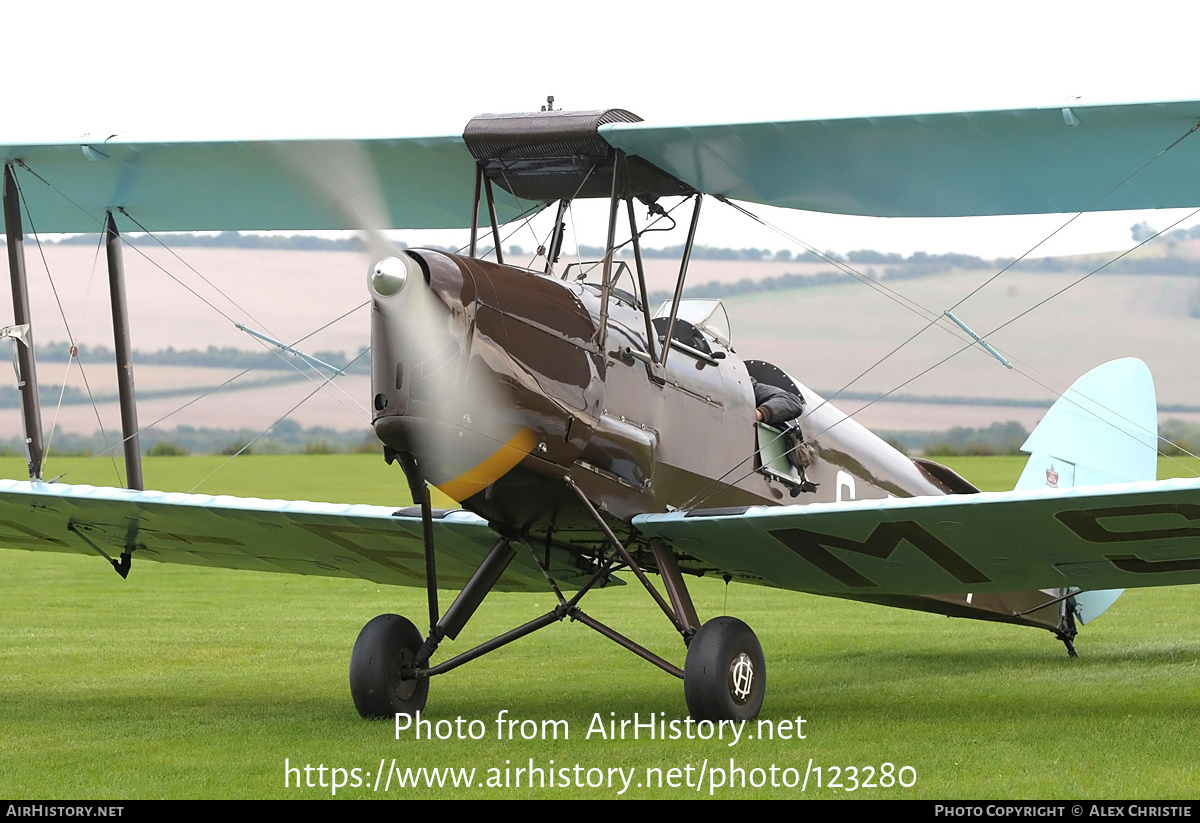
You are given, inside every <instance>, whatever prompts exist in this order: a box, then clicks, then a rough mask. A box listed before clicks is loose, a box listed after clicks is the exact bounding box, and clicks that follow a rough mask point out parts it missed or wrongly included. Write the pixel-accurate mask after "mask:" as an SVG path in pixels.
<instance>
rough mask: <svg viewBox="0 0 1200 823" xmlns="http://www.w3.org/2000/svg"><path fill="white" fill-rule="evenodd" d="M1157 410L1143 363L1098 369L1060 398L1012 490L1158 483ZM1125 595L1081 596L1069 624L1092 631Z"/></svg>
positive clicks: (1029, 445) (1028, 446) (1027, 448)
mask: <svg viewBox="0 0 1200 823" xmlns="http://www.w3.org/2000/svg"><path fill="white" fill-rule="evenodd" d="M1157 446H1158V404H1157V401H1156V399H1155V396H1154V379H1153V378H1152V377H1151V376H1150V369H1149V368H1147V367H1146V364H1145V363H1143V362H1142V361H1141V360H1137V359H1134V358H1126V359H1124V360H1114V361H1112V362H1111V363H1105V364H1104V365H1103V366H1097V367H1096V368H1094V369H1092V370H1091V371H1090V372H1088V373H1087V374H1085V375H1084V376H1083V377H1081V378H1079V379H1078V380H1076V381H1075V383H1074V385H1072V386H1071V388H1069V389H1067V391H1066V392H1065V393H1063V395H1062V397H1060V398H1059V399H1058V400H1057V401H1056V402H1055V403H1054V405H1053V406H1052V407H1051V408H1050V411H1049V412H1047V413H1046V416H1045V417H1044V418H1042V422H1041V423H1039V424H1038V426H1037V428H1035V429H1034V430H1033V434H1031V435H1029V439H1028V440H1026V441H1025V445H1023V446H1022V447H1021V450H1022V451H1024V452H1027V453H1028V454H1029V462H1028V463H1026V464H1025V471H1023V472H1022V473H1021V479H1020V480H1018V481H1017V485H1016V488H1017V489H1018V490H1032V489H1044V488H1047V487H1049V488H1060V489H1062V488H1069V487H1072V486H1101V485H1105V484H1108V483H1131V482H1134V481H1138V480H1154V479H1156V478H1157V475H1158V448H1157ZM1122 591H1124V589H1110V590H1107V591H1092V592H1080V593H1078V594H1076V595H1075V596H1074V597H1073V598H1072V601H1073V602H1074V606H1075V608H1074V611H1075V617H1076V619H1078V620H1079V622H1081V623H1090V622H1091V621H1092V620H1095V619H1096V618H1097V617H1099V616H1100V614H1101V613H1102V612H1104V610H1105V609H1107V608H1108V607H1109V606H1111V605H1112V604H1113V603H1114V602H1115V601H1116V599H1117V598H1118V597H1120V596H1121V592H1122Z"/></svg>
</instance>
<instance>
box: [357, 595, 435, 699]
mask: <svg viewBox="0 0 1200 823" xmlns="http://www.w3.org/2000/svg"><path fill="white" fill-rule="evenodd" d="M423 642H424V638H423V637H422V636H421V633H420V632H419V631H417V627H416V626H414V625H413V624H412V623H411V622H410V621H409V620H407V619H405V618H403V617H401V616H400V615H398V614H381V615H379V616H378V617H376V618H375V619H374V620H372V621H371V622H370V623H368V624H367V625H365V626H363V629H362V631H361V632H359V633H358V639H357V640H355V641H354V651H352V652H351V653H350V695H351V697H353V698H354V708H356V709H358V713H359V714H360V715H362V716H363V717H366V718H392V717H395V716H396V714H397V713H400V714H408V715H412V714H415V713H416V712H419V711H421V710H422V709H424V708H425V701H426V700H427V699H428V698H429V678H427V677H421V678H417V679H415V680H405V679H404V678H402V677H401V676H400V670H401V669H402V668H403V667H405V666H411V665H412V662H413V660H414V659H416V656H417V651H418V650H420V648H421V644H422V643H423Z"/></svg>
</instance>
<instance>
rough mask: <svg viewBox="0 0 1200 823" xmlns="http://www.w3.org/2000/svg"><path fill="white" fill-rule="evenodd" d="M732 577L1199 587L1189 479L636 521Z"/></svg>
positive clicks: (869, 589)
mask: <svg viewBox="0 0 1200 823" xmlns="http://www.w3.org/2000/svg"><path fill="white" fill-rule="evenodd" d="M633 522H634V525H635V526H636V527H637V528H638V529H639V530H640V531H641V532H643V533H644V534H648V535H658V536H660V537H663V538H665V539H666V540H668V541H669V542H671V543H672V544H673V545H674V546H675V548H676V549H677V550H679V551H680V552H683V553H684V554H687V555H691V556H694V557H698V558H700V559H701V560H703V561H705V562H707V563H711V564H713V565H714V566H716V567H717V568H718V569H720V570H721V571H723V572H727V573H729V574H732V575H734V576H736V577H738V578H740V579H743V580H748V581H753V582H760V583H765V584H767V585H772V586H779V587H781V588H786V589H794V590H797V591H809V592H815V593H819V594H949V593H954V592H959V593H963V592H1005V591H1021V590H1030V589H1044V588H1060V587H1078V588H1080V589H1085V590H1094V589H1119V588H1134V587H1137V586H1172V585H1177V584H1182V583H1200V479H1193V480H1168V481H1162V482H1157V483H1129V484H1123V485H1113V486H1098V487H1091V488H1074V489H1066V490H1063V491H1054V490H1043V491H1036V492H1030V491H1022V492H1003V493H995V494H969V495H949V496H946V497H916V498H907V499H899V498H892V499H887V500H857V501H850V502H845V503H826V504H810V505H807V506H780V507H776V508H750V509H746V510H744V511H736V512H731V511H730V510H728V509H724V510H722V509H714V510H710V511H708V512H705V511H703V510H698V511H693V512H688V513H682V512H678V513H672V514H652V515H641V516H639V517H636V518H634V521H633Z"/></svg>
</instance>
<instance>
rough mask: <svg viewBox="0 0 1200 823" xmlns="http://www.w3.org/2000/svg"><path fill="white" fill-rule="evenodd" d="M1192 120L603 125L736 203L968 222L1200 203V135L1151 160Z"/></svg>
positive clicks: (1019, 112) (1180, 115)
mask: <svg viewBox="0 0 1200 823" xmlns="http://www.w3.org/2000/svg"><path fill="white" fill-rule="evenodd" d="M1197 123H1200V102H1172V103H1138V104H1130V105H1111V106H1073V107H1070V108H1046V109H1013V110H1008V111H979V112H960V113H951V114H928V115H905V116H888V117H858V118H845V119H824V120H795V121H788V122H778V123H738V124H730V125H704V126H674V127H655V126H652V125H647V124H645V123H619V124H612V125H607V126H603V127H601V132H602V134H603V135H604V136H605V138H606V139H607V140H608V141H609V142H610V143H612V144H613V145H614V146H617V147H618V148H620V149H623V150H624V151H625V152H627V153H629V154H636V155H638V156H640V157H642V158H644V159H646V160H648V161H650V162H651V163H653V164H655V165H656V166H658V167H659V168H662V169H664V170H665V171H668V172H670V173H671V174H673V175H675V176H676V177H678V178H679V179H681V180H683V181H685V182H687V183H689V184H691V185H692V186H693V187H694V188H696V189H699V190H700V191H704V192H708V193H711V194H720V195H724V196H725V197H729V198H732V199H735V200H745V201H749V202H754V203H765V204H768V205H773V206H783V207H786V208H793V209H806V210H809V211H819V212H832V213H835V214H858V215H873V216H880V217H965V216H973V215H988V214H1040V213H1049V212H1074V211H1084V210H1088V211H1091V210H1097V209H1098V210H1104V211H1109V210H1119V209H1147V208H1154V209H1157V208H1167V207H1177V206H1196V205H1200V136H1195V135H1193V136H1191V137H1188V138H1187V139H1184V140H1182V141H1181V142H1179V143H1178V144H1177V145H1174V147H1173V148H1171V150H1170V151H1167V152H1166V153H1165V154H1161V156H1159V155H1160V153H1161V152H1162V151H1163V150H1164V149H1166V148H1167V147H1168V146H1171V145H1172V144H1174V143H1175V142H1176V141H1178V140H1179V139H1180V138H1181V137H1183V136H1184V135H1187V134H1188V133H1189V130H1191V129H1192V128H1193V127H1195V126H1196V124H1197ZM1156 158H1157V159H1156ZM1149 161H1153V162H1149ZM1148 162H1149V165H1148V166H1146V164H1147V163H1148ZM1143 166H1146V167H1145V168H1144V169H1143V168H1142V167H1143ZM1139 169H1141V170H1140V171H1139ZM1130 175H1133V177H1132V179H1130V180H1129V181H1128V182H1126V183H1124V185H1121V184H1122V182H1123V181H1125V180H1126V178H1128V177H1130ZM1114 187H1115V190H1113V189H1114Z"/></svg>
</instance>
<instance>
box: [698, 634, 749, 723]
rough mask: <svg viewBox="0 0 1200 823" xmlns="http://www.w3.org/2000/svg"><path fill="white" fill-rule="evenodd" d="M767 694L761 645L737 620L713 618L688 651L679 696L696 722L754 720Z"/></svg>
mask: <svg viewBox="0 0 1200 823" xmlns="http://www.w3.org/2000/svg"><path fill="white" fill-rule="evenodd" d="M766 693H767V663H766V660H765V659H764V658H763V651H762V644H760V643H759V642H758V638H757V637H755V636H754V632H753V631H751V630H750V627H749V626H747V625H746V624H745V623H743V622H742V621H740V620H738V619H737V618H735V617H714V618H713V619H712V620H710V621H708V622H707V623H705V624H704V625H703V626H701V627H700V630H699V631H697V632H696V635H695V637H693V638H692V642H691V645H689V646H688V652H687V659H686V660H685V661H684V664H683V696H684V698H685V699H686V700H687V707H688V712H689V713H690V714H691V715H692V717H693V718H695V719H696V720H734V721H738V720H753V719H754V718H755V717H757V716H758V712H759V709H761V708H762V704H763V697H765V696H766Z"/></svg>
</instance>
